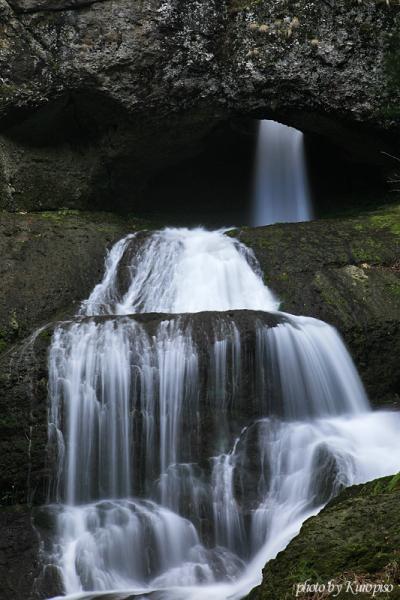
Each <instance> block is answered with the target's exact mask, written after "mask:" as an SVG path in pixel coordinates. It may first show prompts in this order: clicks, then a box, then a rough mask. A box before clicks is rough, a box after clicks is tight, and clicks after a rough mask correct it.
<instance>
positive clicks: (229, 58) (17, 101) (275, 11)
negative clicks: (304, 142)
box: [0, 0, 400, 210]
mask: <svg viewBox="0 0 400 600" xmlns="http://www.w3.org/2000/svg"><path fill="white" fill-rule="evenodd" d="M399 12H400V9H399V6H398V4H397V3H394V2H390V3H387V2H382V1H378V0H365V1H363V2H357V1H356V0H340V1H337V2H334V3H330V2H309V1H308V0H301V1H300V2H297V3H295V4H293V2H289V1H288V0H275V1H274V2H266V1H265V2H263V1H262V2H259V1H256V0H223V1H220V0H189V1H182V0H146V1H144V2H131V1H130V0H117V1H113V2H110V1H108V0H100V1H97V2H92V1H91V0H62V1H61V2H55V1H54V0H9V2H6V0H1V2H0V70H1V73H2V79H1V85H0V127H1V138H0V198H1V200H0V206H2V207H3V208H6V209H9V210H20V209H28V210H29V209H35V210H37V209H42V210H43V209H46V208H60V207H61V208H64V207H70V208H71V207H72V208H85V207H94V206H96V207H104V206H107V207H108V208H110V207H114V208H115V207H117V208H120V209H128V210H129V209H132V208H134V206H135V198H137V197H138V196H139V195H140V194H141V192H142V191H143V189H144V186H145V185H146V181H147V180H148V178H149V177H150V176H151V175H152V174H153V173H154V172H155V171H157V169H158V168H160V167H161V165H162V166H163V167H164V168H165V167H166V166H168V164H171V163H176V162H177V161H179V160H181V159H182V157H186V156H187V155H188V154H193V153H196V152H197V151H198V149H199V147H200V144H201V141H202V139H203V138H204V136H205V135H206V134H207V133H208V132H209V131H210V130H211V129H212V128H213V127H214V125H215V124H217V123H219V122H221V121H222V120H227V119H230V118H232V117H233V116H238V115H242V116H243V115H246V116H257V117H270V118H276V119H278V120H282V121H284V122H287V123H289V124H293V125H297V126H299V127H301V128H303V129H305V130H306V131H316V132H318V133H320V134H322V135H325V136H327V137H328V138H330V139H331V140H332V141H333V142H335V143H338V144H339V145H340V146H342V148H343V149H345V150H346V151H349V152H350V153H352V154H354V155H357V156H363V157H365V156H366V155H368V157H367V158H368V161H372V162H378V163H380V162H381V161H382V155H381V154H380V152H381V150H384V149H387V150H389V151H390V150H391V140H392V139H394V136H395V135H396V134H397V133H398V131H399V111H398V105H399V86H398V83H399V73H398V56H397V53H398V26H399V22H400V21H399V19H400V17H399ZM60 173H61V174H62V177H60V176H59V175H60Z"/></svg>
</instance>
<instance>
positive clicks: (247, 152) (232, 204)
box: [136, 118, 392, 227]
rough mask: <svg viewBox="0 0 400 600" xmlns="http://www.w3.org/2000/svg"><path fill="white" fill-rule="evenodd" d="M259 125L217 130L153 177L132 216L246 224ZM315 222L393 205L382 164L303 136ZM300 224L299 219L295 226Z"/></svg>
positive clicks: (249, 122) (246, 122) (226, 125)
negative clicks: (193, 150)
mask: <svg viewBox="0 0 400 600" xmlns="http://www.w3.org/2000/svg"><path fill="white" fill-rule="evenodd" d="M260 122H261V121H260V120H258V119H249V118H240V119H233V120H229V121H225V122H223V123H220V124H219V125H217V126H216V127H215V128H214V129H213V130H212V132H211V133H210V134H209V135H207V136H206V137H205V138H204V139H203V141H202V143H201V147H200V151H199V152H198V153H197V154H196V155H195V156H193V153H190V155H189V156H188V157H187V158H184V159H183V160H181V161H180V162H179V163H178V164H175V165H173V166H171V165H169V166H168V168H167V169H161V170H159V171H158V172H157V173H156V174H154V175H153V176H152V177H151V179H150V181H149V182H148V184H147V186H146V188H145V189H144V192H143V194H142V197H141V198H140V199H139V200H138V203H137V205H136V206H137V208H136V213H137V214H138V216H140V217H143V218H149V219H153V220H156V221H160V222H161V223H168V224H171V225H186V226H195V225H199V224H204V225H206V226H208V227H216V226H217V227H223V226H227V227H229V226H239V225H251V224H253V223H252V202H253V198H254V193H255V174H256V154H257V142H258V136H259V124H260ZM304 146H305V163H306V173H307V179H308V186H309V192H310V197H311V202H312V207H313V218H314V219H321V218H327V217H330V216H337V215H340V214H342V213H343V214H349V213H350V212H352V211H357V212H360V211H361V212H362V211H363V210H370V209H371V208H374V207H376V206H379V205H381V204H383V203H385V202H389V201H390V200H391V199H392V198H391V196H392V195H391V194H390V189H389V186H388V184H387V172H386V169H385V165H384V161H381V163H379V162H378V161H376V160H375V159H370V158H369V157H368V152H366V153H365V155H363V156H359V155H357V153H355V152H353V149H352V148H344V147H343V146H342V145H340V144H337V143H335V142H333V141H332V139H331V138H330V137H328V136H326V135H321V134H319V133H314V132H308V131H304ZM300 220H301V219H300Z"/></svg>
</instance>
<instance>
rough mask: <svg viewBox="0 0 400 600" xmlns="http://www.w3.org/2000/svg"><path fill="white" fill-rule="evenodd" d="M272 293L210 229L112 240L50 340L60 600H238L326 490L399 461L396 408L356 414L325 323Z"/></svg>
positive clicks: (354, 393) (334, 337) (54, 555)
mask: <svg viewBox="0 0 400 600" xmlns="http://www.w3.org/2000/svg"><path fill="white" fill-rule="evenodd" d="M278 308H279V302H278V300H277V299H276V297H275V296H274V294H273V293H272V292H271V291H270V290H269V289H268V288H267V287H266V286H265V285H264V283H263V281H262V277H261V273H260V270H259V267H258V264H257V261H256V259H255V257H254V255H253V254H252V252H251V251H250V250H248V249H247V248H246V247H244V246H243V245H242V244H241V243H239V242H238V241H236V240H234V239H233V238H231V237H230V236H228V235H225V233H224V232H223V231H214V232H208V231H205V230H202V229H195V230H187V229H166V230H163V231H158V232H154V233H146V234H143V233H141V234H136V235H130V236H127V237H126V238H125V239H123V240H121V241H120V242H118V243H117V244H116V245H115V246H114V248H113V249H112V250H111V251H110V253H109V255H108V257H107V259H106V270H105V274H104V277H103V280H102V282H101V283H99V284H98V285H97V286H96V287H95V289H94V290H93V292H92V294H91V295H90V297H89V298H88V299H87V300H86V301H85V302H84V303H83V304H82V306H81V308H80V311H79V314H78V315H77V316H76V318H75V319H73V320H72V321H70V322H64V323H60V324H59V325H58V326H57V328H56V329H55V332H54V335H53V339H52V344H51V348H50V353H49V423H48V435H49V444H48V453H49V460H51V464H52V465H53V472H52V477H51V482H50V489H49V503H48V505H47V507H46V509H45V510H46V513H48V516H49V518H50V519H52V520H53V523H54V529H55V534H54V536H53V539H52V540H51V542H50V543H46V545H45V549H44V553H45V561H46V563H47V564H48V565H52V567H53V568H55V570H56V572H57V573H58V577H59V580H60V585H61V587H62V589H63V593H64V594H65V595H67V596H68V598H71V599H72V598H76V599H80V598H92V599H93V600H94V599H95V598H101V597H102V596H103V595H104V597H107V599H109V600H110V599H111V598H112V599H113V600H123V599H128V598H132V597H135V598H136V597H137V598H153V599H157V600H214V599H215V600H228V599H229V600H235V599H237V600H239V599H240V598H244V597H245V596H246V594H247V593H248V592H249V591H250V590H251V589H252V588H253V587H255V586H256V585H257V584H258V583H259V582H260V581H261V569H262V567H263V566H264V565H265V563H266V562H267V561H268V560H270V559H271V558H273V557H275V556H276V554H277V553H278V552H279V551H280V550H282V549H283V548H284V547H285V546H286V545H287V543H288V542H289V541H290V540H291V539H292V538H293V536H295V535H296V534H297V532H298V531H299V529H300V526H301V524H302V522H303V521H304V520H305V519H307V518H308V517H309V516H311V515H314V514H316V513H317V512H318V511H319V510H320V509H321V508H322V506H323V505H324V504H325V503H326V502H328V501H329V499H330V498H332V497H333V496H334V495H335V494H337V493H338V492H339V491H340V490H341V489H342V488H344V487H345V486H348V485H351V484H354V483H361V482H364V481H367V480H369V479H373V478H376V477H380V476H383V475H389V474H392V473H393V472H395V471H398V470H399V469H400V438H399V436H398V431H399V426H400V415H399V414H396V413H392V412H389V411H379V412H372V410H371V409H370V406H369V403H368V400H367V398H366V395H365V392H364V389H363V386H362V383H361V381H360V379H359V376H358V374H357V371H356V369H355V367H354V365H353V363H352V360H351V357H350V356H349V354H348V352H347V350H346V348H345V346H344V344H343V342H342V341H341V338H340V336H339V335H338V333H337V332H336V330H335V329H334V328H332V327H331V326H329V325H327V324H325V323H323V322H321V321H318V320H316V319H311V318H306V317H295V316H292V315H288V314H286V313H282V312H279V310H278ZM65 595H64V596H60V597H63V598H64V597H65Z"/></svg>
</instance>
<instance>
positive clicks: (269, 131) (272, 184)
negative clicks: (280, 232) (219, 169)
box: [252, 121, 312, 227]
mask: <svg viewBox="0 0 400 600" xmlns="http://www.w3.org/2000/svg"><path fill="white" fill-rule="evenodd" d="M256 169H257V170H256V185H255V195H254V206H253V214H252V224H253V225H254V226H256V227H258V226H260V225H271V224H272V223H295V222H299V221H309V220H310V219H311V218H312V209H311V200H310V195H309V190H308V182H307V174H306V165H305V157H304V136H303V134H302V132H301V131H298V130H297V129H294V128H293V127H288V126H287V125H283V124H282V123H277V122H276V121H260V125H259V133H258V147H257V165H256Z"/></svg>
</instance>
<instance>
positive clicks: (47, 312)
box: [0, 211, 140, 353]
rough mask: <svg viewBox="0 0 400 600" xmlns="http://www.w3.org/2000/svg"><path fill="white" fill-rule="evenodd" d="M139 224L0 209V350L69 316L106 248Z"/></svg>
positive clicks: (91, 283) (97, 275) (101, 216)
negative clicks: (0, 210)
mask: <svg viewBox="0 0 400 600" xmlns="http://www.w3.org/2000/svg"><path fill="white" fill-rule="evenodd" d="M139 225H140V224H139V223H138V222H137V221H135V220H134V219H125V220H122V219H118V218H117V217H115V216H113V215H109V214H93V213H91V214H90V215H89V214H88V215H85V214H82V213H81V214H74V213H71V212H65V211H61V212H52V213H42V214H40V215H38V214H15V215H10V214H7V213H5V212H4V213H0V257H1V258H0V277H1V282H2V285H1V289H0V353H1V352H4V351H5V350H7V348H9V347H10V345H12V344H13V343H15V342H17V341H18V340H21V339H23V338H25V337H26V336H27V335H29V334H30V333H31V332H32V331H33V330H34V328H35V327H38V326H39V325H44V324H45V323H46V322H48V321H51V320H54V319H55V318H57V316H59V318H63V317H64V316H65V315H68V314H74V312H75V311H76V307H77V305H78V304H79V302H80V301H81V300H82V299H84V298H85V297H86V296H88V294H89V293H90V291H91V290H92V288H93V287H94V285H95V284H96V283H97V282H98V280H99V279H100V278H101V276H102V273H103V267H104V257H105V253H106V249H107V248H108V247H110V246H111V245H112V244H113V243H114V242H115V241H116V240H117V239H119V238H121V237H123V236H124V235H125V234H127V233H130V232H132V231H134V230H135V228H137V227H138V226H139Z"/></svg>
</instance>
